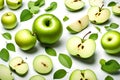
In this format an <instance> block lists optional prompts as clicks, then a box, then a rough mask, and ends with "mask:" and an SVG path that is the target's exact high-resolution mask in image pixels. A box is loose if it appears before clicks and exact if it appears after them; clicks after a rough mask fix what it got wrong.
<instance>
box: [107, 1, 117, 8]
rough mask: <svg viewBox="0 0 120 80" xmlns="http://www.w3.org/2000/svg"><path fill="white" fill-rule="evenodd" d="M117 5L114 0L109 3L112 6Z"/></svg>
mask: <svg viewBox="0 0 120 80" xmlns="http://www.w3.org/2000/svg"><path fill="white" fill-rule="evenodd" d="M115 5H116V2H114V1H111V2H110V3H109V4H108V6H109V7H112V6H115Z"/></svg>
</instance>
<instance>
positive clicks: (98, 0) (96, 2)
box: [89, 0, 104, 7]
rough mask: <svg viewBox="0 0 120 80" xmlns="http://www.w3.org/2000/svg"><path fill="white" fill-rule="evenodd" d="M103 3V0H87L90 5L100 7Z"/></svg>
mask: <svg viewBox="0 0 120 80" xmlns="http://www.w3.org/2000/svg"><path fill="white" fill-rule="evenodd" d="M103 3H104V0H89V4H90V6H98V7H101V6H102V5H103Z"/></svg>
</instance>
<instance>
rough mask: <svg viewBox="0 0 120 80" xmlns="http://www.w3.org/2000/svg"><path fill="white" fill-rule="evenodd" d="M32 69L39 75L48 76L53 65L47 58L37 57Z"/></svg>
mask: <svg viewBox="0 0 120 80" xmlns="http://www.w3.org/2000/svg"><path fill="white" fill-rule="evenodd" d="M33 68H34V70H35V71H36V72H38V73H40V74H48V73H50V72H51V71H52V69H53V63H52V60H51V59H50V58H49V57H48V56H46V55H38V56H36V57H35V58H34V60H33Z"/></svg>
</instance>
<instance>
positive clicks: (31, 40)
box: [15, 29, 36, 50]
mask: <svg viewBox="0 0 120 80" xmlns="http://www.w3.org/2000/svg"><path fill="white" fill-rule="evenodd" d="M15 42H16V44H17V45H18V46H19V47H20V48H21V49H22V50H29V49H31V48H33V47H34V46H35V43H36V36H35V35H34V34H32V32H31V31H30V30H28V29H22V30H20V31H18V32H17V33H16V34H15Z"/></svg>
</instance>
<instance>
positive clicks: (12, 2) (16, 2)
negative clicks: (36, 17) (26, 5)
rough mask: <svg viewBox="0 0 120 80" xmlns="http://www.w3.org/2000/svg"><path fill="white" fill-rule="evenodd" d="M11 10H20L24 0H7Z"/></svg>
mask: <svg viewBox="0 0 120 80" xmlns="http://www.w3.org/2000/svg"><path fill="white" fill-rule="evenodd" d="M6 3H7V5H8V7H9V8H10V9H18V8H20V7H21V6H22V0H6Z"/></svg>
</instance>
